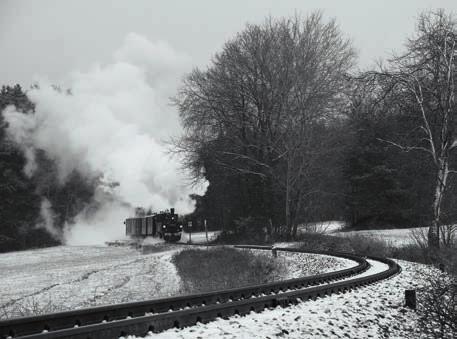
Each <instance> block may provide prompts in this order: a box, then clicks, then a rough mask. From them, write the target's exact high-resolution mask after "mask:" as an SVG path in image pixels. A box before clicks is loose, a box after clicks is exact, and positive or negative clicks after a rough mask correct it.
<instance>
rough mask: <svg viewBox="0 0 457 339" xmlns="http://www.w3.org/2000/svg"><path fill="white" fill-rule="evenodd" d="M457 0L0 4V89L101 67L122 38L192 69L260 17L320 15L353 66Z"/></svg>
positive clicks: (47, 0)
mask: <svg viewBox="0 0 457 339" xmlns="http://www.w3.org/2000/svg"><path fill="white" fill-rule="evenodd" d="M438 7H441V8H445V9H447V10H451V11H454V12H457V1H456V0H373V1H368V0H344V1H343V0H327V1H325V0H281V1H277V0H231V1H227V0H224V1H222V0H221V1H216V0H192V1H185V0H182V1H178V0H163V1H162V0H136V1H127V0H125V1H116V0H97V1H93V0H78V1H63V0H40V1H33V0H28V1H26V0H0V79H1V84H12V83H16V82H19V83H21V84H23V85H27V86H28V85H29V84H30V83H31V82H32V80H33V79H34V78H35V77H36V76H40V77H43V76H44V77H47V78H49V79H50V80H51V81H53V82H62V81H64V79H65V76H66V75H67V74H68V73H69V72H72V71H75V70H81V71H85V70H86V69H87V68H88V67H90V65H92V64H94V63H95V62H101V63H104V62H108V61H109V58H110V57H111V55H112V53H113V51H114V50H116V49H117V48H118V47H119V46H120V45H121V43H122V41H123V39H124V38H125V36H126V35H127V34H128V33H129V32H135V33H138V34H140V35H142V36H144V37H146V38H147V39H149V40H150V41H152V42H155V41H158V40H164V41H167V42H168V43H169V44H170V45H171V46H172V47H173V48H174V49H175V50H176V51H178V52H180V53H183V54H187V55H188V56H189V58H190V60H191V63H192V65H195V66H202V65H206V64H208V63H209V61H210V59H211V56H212V55H213V54H214V53H215V52H216V51H218V50H220V48H221V46H222V45H223V43H224V41H226V40H227V39H229V38H230V37H232V36H233V35H234V34H235V33H236V32H238V31H240V30H242V29H243V27H244V25H245V23H247V22H253V23H257V22H261V21H262V20H263V18H264V17H265V16H268V15H272V16H275V17H276V16H287V15H292V14H294V12H295V11H298V12H300V13H303V14H306V13H308V12H311V11H313V10H316V9H322V10H323V11H324V15H325V16H326V17H336V18H337V21H338V23H339V24H340V26H341V29H342V30H343V32H344V33H345V34H346V35H347V36H349V37H351V38H352V39H353V42H354V45H355V47H356V49H357V50H358V52H359V60H360V65H361V66H362V67H368V66H370V65H372V64H373V63H374V61H375V60H376V59H378V58H381V57H383V58H385V57H387V56H388V55H389V53H390V52H391V51H392V50H398V49H399V48H401V46H402V44H403V42H404V41H405V38H406V37H407V36H408V35H410V34H411V32H412V31H413V30H414V25H415V19H416V18H417V15H418V13H420V12H421V11H423V10H426V9H432V8H438Z"/></svg>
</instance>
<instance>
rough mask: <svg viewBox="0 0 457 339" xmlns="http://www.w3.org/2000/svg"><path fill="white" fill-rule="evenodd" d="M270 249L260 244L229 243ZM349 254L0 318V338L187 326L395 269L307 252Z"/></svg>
mask: <svg viewBox="0 0 457 339" xmlns="http://www.w3.org/2000/svg"><path fill="white" fill-rule="evenodd" d="M235 247H237V248H249V249H260V250H272V248H271V247H265V246H247V245H246V246H235ZM275 250H277V251H289V252H299V253H301V252H303V253H310V252H309V251H302V250H299V249H293V248H275ZM311 253H319V254H326V255H333V256H337V257H342V258H346V259H350V260H353V261H355V262H356V263H357V265H356V266H354V267H351V268H348V269H344V270H339V271H335V272H329V273H324V274H319V275H316V276H312V277H303V278H298V279H289V280H285V281H280V282H274V283H268V284H261V285H254V286H247V287H242V288H237V289H230V290H224V291H215V292H209V293H201V294H194V295H186V296H180V297H173V298H161V299H154V300H147V301H141V302H132V303H123V304H116V305H108V306H99V307H94V308H87V309H79V310H74V311H67V312H60V313H53V314H45V315H40V316H33V317H24V318H16V319H9V320H5V321H0V338H1V339H6V338H23V339H25V338H30V339H32V338H37V339H38V338H40V339H45V338H46V339H51V338H73V339H88V338H93V339H104V338H110V339H114V338H118V337H120V336H125V335H127V334H132V335H133V334H134V335H137V336H144V335H146V334H147V333H148V332H151V331H152V332H160V331H163V330H166V329H169V328H173V327H184V326H191V325H194V324H195V323H197V322H209V321H211V320H213V319H215V318H217V317H229V316H231V315H234V314H239V315H244V314H247V313H249V312H251V311H256V312H260V311H262V310H264V309H265V308H269V307H276V306H278V305H281V306H286V305H288V304H291V303H296V302H298V301H305V300H309V299H315V298H318V297H323V296H326V295H330V294H333V293H340V292H345V291H348V290H351V289H354V288H357V287H361V286H365V285H367V284H371V283H374V282H376V281H379V280H382V279H386V278H388V277H390V276H392V275H394V274H396V273H398V272H399V271H400V267H399V266H398V265H397V264H396V263H395V262H393V261H392V260H389V259H383V258H376V257H368V259H370V260H374V261H380V262H382V263H384V264H386V265H388V269H387V270H385V271H382V272H378V273H375V274H370V275H366V274H364V275H362V276H360V277H357V276H356V275H360V274H362V273H363V272H365V271H366V270H367V269H368V268H369V267H370V264H369V263H368V262H367V260H366V259H365V258H362V257H359V256H356V255H352V254H347V253H329V252H311Z"/></svg>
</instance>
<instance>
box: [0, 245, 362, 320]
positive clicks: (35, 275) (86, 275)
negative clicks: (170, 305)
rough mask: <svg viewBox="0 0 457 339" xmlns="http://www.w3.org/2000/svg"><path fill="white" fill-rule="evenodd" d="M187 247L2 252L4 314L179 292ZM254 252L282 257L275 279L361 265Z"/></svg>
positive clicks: (312, 256)
mask: <svg viewBox="0 0 457 339" xmlns="http://www.w3.org/2000/svg"><path fill="white" fill-rule="evenodd" d="M185 248H187V246H183V245H170V244H164V243H158V244H155V246H154V247H153V251H151V253H149V254H141V252H139V251H137V250H135V249H131V248H129V247H96V246H86V247H83V246H58V247H52V248H47V249H39V250H29V251H22V252H11V253H3V254H0V272H2V275H1V276H0V286H1V294H0V318H7V317H18V316H25V315H32V314H41V313H50V312H58V311H63V310H70V309H76V308H84V307H90V306H95V305H105V304H113V303H120V302H130V301H138V300H145V299H154V298H159V297H166V296H174V295H179V294H181V293H182V292H181V291H182V288H181V286H182V284H181V280H180V278H179V275H178V274H177V271H176V268H175V266H174V264H173V263H172V262H171V258H172V255H173V254H174V253H176V252H177V251H180V250H183V249H185ZM191 248H195V247H191ZM247 251H251V250H247ZM252 251H253V250H252ZM253 253H255V254H256V255H263V256H267V260H277V261H278V262H279V264H280V265H279V266H280V267H281V268H282V269H281V271H280V272H277V274H276V275H274V276H271V280H272V281H273V280H282V279H290V278H298V277H302V276H306V275H314V274H317V273H323V272H329V271H335V270H340V269H344V268H347V267H352V266H354V265H356V263H355V262H353V261H351V260H347V259H342V258H335V257H331V256H320V255H315V254H301V253H284V252H278V257H277V258H275V259H273V258H272V257H271V252H269V251H267V252H266V251H260V250H255V251H253ZM270 258H271V259H270Z"/></svg>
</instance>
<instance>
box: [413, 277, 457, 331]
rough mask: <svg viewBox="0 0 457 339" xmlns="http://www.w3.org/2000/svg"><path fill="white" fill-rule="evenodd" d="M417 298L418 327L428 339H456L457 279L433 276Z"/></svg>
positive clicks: (428, 279)
mask: <svg viewBox="0 0 457 339" xmlns="http://www.w3.org/2000/svg"><path fill="white" fill-rule="evenodd" d="M427 281H428V286H427V287H426V289H425V291H423V293H421V295H420V298H419V307H418V310H419V326H420V328H421V331H422V333H424V334H426V335H427V337H428V338H457V278H456V277H455V276H454V277H452V276H450V275H447V274H433V275H430V276H429V277H428V278H427Z"/></svg>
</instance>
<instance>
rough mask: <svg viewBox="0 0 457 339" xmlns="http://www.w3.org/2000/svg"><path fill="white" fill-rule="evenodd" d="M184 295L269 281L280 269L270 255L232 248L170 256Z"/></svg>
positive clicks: (210, 249)
mask: <svg viewBox="0 0 457 339" xmlns="http://www.w3.org/2000/svg"><path fill="white" fill-rule="evenodd" d="M172 260H173V262H174V264H175V266H176V269H177V271H178V273H179V275H180V277H181V281H182V284H183V292H184V293H198V292H209V291H215V290H223V289H228V288H236V287H241V286H247V285H254V284H261V283H266V282H269V281H272V280H273V278H274V277H275V276H277V275H279V274H280V272H281V271H282V270H283V268H282V267H281V266H280V264H279V261H277V260H273V259H272V257H271V255H266V254H264V255H257V254H253V253H252V252H251V251H249V250H238V249H234V248H227V247H222V248H208V249H188V250H184V251H181V252H180V253H177V254H175V255H174V256H173V259H172Z"/></svg>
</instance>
